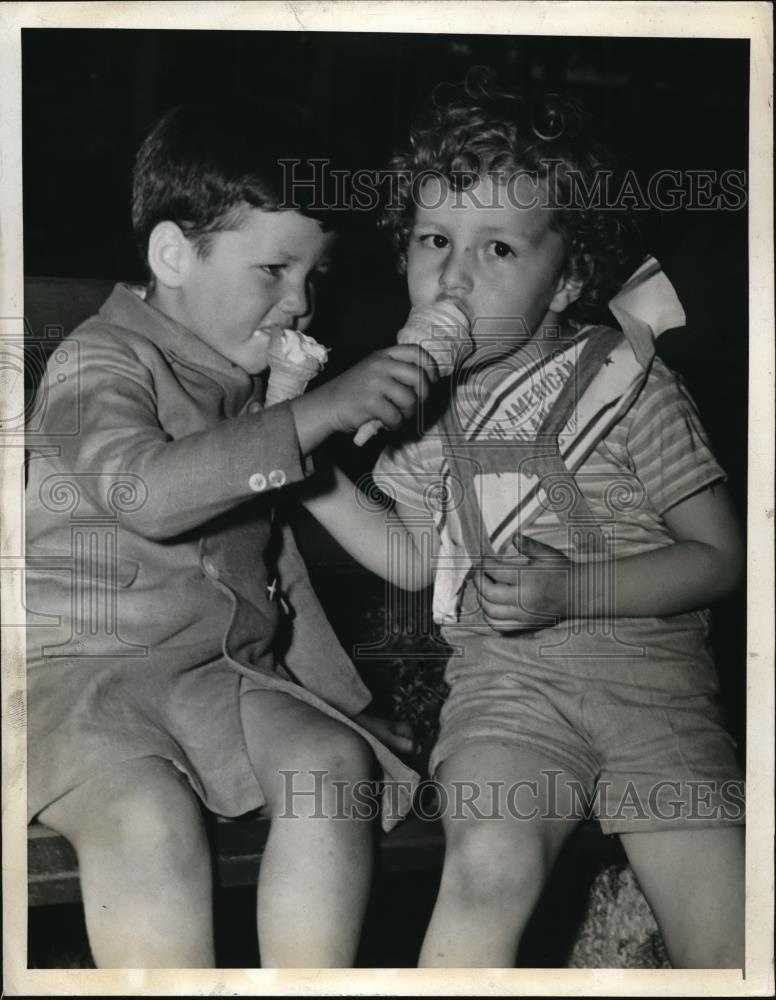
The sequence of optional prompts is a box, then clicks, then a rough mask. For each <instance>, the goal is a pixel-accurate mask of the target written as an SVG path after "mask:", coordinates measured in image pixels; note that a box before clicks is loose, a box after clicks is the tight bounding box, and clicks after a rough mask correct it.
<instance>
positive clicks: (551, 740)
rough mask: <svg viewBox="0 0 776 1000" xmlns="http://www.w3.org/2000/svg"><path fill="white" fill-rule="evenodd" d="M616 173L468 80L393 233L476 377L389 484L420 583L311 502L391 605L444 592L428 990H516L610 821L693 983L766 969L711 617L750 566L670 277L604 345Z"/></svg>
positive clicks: (403, 451) (546, 113)
mask: <svg viewBox="0 0 776 1000" xmlns="http://www.w3.org/2000/svg"><path fill="white" fill-rule="evenodd" d="M605 162H606V161H605V159H604V158H603V154H602V151H601V150H600V149H599V148H598V147H597V146H596V144H595V143H594V142H593V141H592V140H591V139H590V137H589V135H588V132H587V126H586V124H585V121H584V119H583V118H582V117H581V116H580V115H579V114H578V112H577V111H576V109H575V107H574V106H573V105H572V104H570V103H568V102H564V101H562V100H559V99H557V98H556V99H548V100H545V101H544V102H538V103H536V104H531V103H529V102H528V101H524V100H523V99H522V98H520V97H518V96H516V95H512V94H506V93H498V92H497V91H496V90H495V89H494V88H493V86H492V85H491V84H490V82H489V81H488V80H487V79H483V78H482V77H478V76H476V75H471V76H470V77H468V78H467V80H466V83H465V85H464V90H463V93H460V94H458V95H455V96H454V97H453V98H452V99H451V100H450V101H449V102H447V103H443V102H440V103H438V104H436V105H435V106H434V108H433V109H432V111H431V112H430V113H429V116H428V117H427V118H426V119H425V120H424V121H423V122H422V123H421V124H420V125H419V126H418V127H417V128H416V129H414V130H413V133H412V136H411V150H410V151H409V152H408V153H406V154H404V155H400V156H398V157H397V158H396V159H395V160H394V162H393V166H394V167H395V169H396V171H397V174H398V176H400V177H401V178H402V188H401V195H400V197H399V199H398V201H397V202H396V203H394V204H393V205H392V206H391V208H390V210H389V216H388V225H389V227H390V228H391V230H392V232H393V234H394V237H395V240H396V244H397V247H398V249H399V252H400V258H401V260H402V263H403V264H404V266H405V267H406V272H407V280H408V287H409V296H410V301H411V303H412V306H413V311H414V310H416V309H421V308H428V307H434V306H435V305H436V306H437V307H438V308H441V306H442V305H445V307H446V308H447V309H449V306H450V304H451V303H453V304H454V305H455V306H456V308H457V309H458V310H459V315H462V316H463V317H464V318H463V319H462V320H461V321H460V322H459V324H458V325H459V326H466V325H467V323H468V325H470V327H471V338H472V341H473V353H472V352H471V351H469V356H468V357H467V356H464V358H463V361H462V362H460V361H459V363H458V365H457V368H456V371H455V377H454V378H453V380H452V382H451V383H450V384H449V393H448V395H447V396H446V397H445V398H444V399H443V400H440V401H439V405H440V407H442V408H443V409H444V411H445V412H444V414H443V416H442V417H441V419H439V420H437V421H436V422H435V423H431V424H430V425H427V426H425V427H422V428H421V429H420V431H421V432H420V434H419V435H417V434H416V435H415V436H414V437H413V436H409V435H404V436H403V437H401V438H399V439H398V440H397V441H395V442H392V443H391V444H389V446H388V447H387V448H386V450H385V452H384V453H383V455H382V456H381V458H380V460H379V461H378V464H377V467H376V469H375V481H376V482H377V483H378V485H380V486H382V487H383V488H384V489H385V490H386V491H387V492H389V493H390V494H392V495H393V497H394V498H395V499H396V504H395V510H394V511H393V512H392V514H391V516H390V518H389V522H390V528H391V531H392V532H393V534H394V536H395V535H397V534H398V535H401V531H402V529H403V530H404V531H405V534H406V539H405V541H407V540H408V545H409V549H408V557H407V559H406V560H404V561H400V560H397V559H393V560H392V561H391V562H387V561H386V559H385V557H384V548H383V550H382V552H383V555H382V556H381V550H380V548H379V540H380V538H381V537H384V534H385V525H384V524H382V523H380V524H377V523H376V522H377V520H378V519H376V518H372V519H371V520H372V521H373V522H375V523H373V524H372V527H371V529H370V527H369V524H370V518H369V516H368V515H367V513H366V512H365V511H363V510H361V509H360V507H359V505H358V504H354V503H353V504H351V506H352V509H351V510H346V507H345V504H344V500H340V502H339V504H338V505H336V506H335V505H334V503H333V501H332V497H333V495H329V496H326V495H323V496H312V497H310V498H309V499H308V500H307V504H308V506H309V508H310V509H311V510H312V511H313V513H315V514H316V515H317V516H319V517H320V519H321V520H322V521H324V523H326V524H328V525H329V526H330V527H331V529H332V530H335V531H336V519H337V516H340V517H347V520H348V531H347V532H345V531H344V530H342V528H340V530H339V532H338V534H337V537H339V538H340V540H341V541H343V543H347V542H348V541H349V542H350V547H351V551H353V552H354V553H357V552H360V557H361V558H362V559H363V560H364V561H367V560H368V565H370V566H371V568H373V569H374V570H375V571H377V572H382V573H383V574H384V575H386V576H387V577H388V578H389V579H391V580H393V582H395V583H397V584H399V585H402V586H405V587H418V586H422V585H424V584H426V583H428V582H430V580H431V578H432V575H433V574H432V569H433V568H436V577H435V618H436V620H437V621H438V622H440V623H442V624H443V625H444V626H445V627H444V628H443V635H444V636H445V637H446V638H447V640H448V641H449V643H450V644H451V645H452V646H453V648H454V655H453V656H452V657H451V659H450V662H449V664H448V667H447V671H446V675H445V679H446V681H447V683H448V684H449V685H450V689H451V690H450V694H449V697H448V699H447V701H446V703H445V705H444V706H443V709H442V714H441V720H440V735H439V739H438V742H437V745H436V747H435V749H434V751H433V753H432V757H431V761H430V768H431V772H432V774H433V775H435V776H436V778H437V779H438V781H439V782H440V784H441V786H442V790H443V792H444V794H443V795H442V801H443V802H445V803H447V804H448V808H447V809H446V810H445V812H444V814H443V824H444V826H445V831H446V838H447V853H446V858H445V868H444V873H443V877H442V883H441V887H440V892H439V897H438V900H437V904H436V907H435V910H434V914H433V917H432V920H431V923H430V926H429V929H428V933H427V935H426V939H425V942H424V945H423V949H422V952H421V964H422V965H430V966H445V965H449V966H492V967H497V966H500V967H503V966H511V965H513V963H514V961H515V956H516V954H517V948H518V945H519V941H520V937H521V934H522V931H523V928H524V927H525V924H526V922H527V920H528V918H529V917H530V914H531V912H532V910H533V907H534V904H535V903H536V900H537V899H538V897H539V894H540V892H541V889H542V887H543V885H544V882H545V880H546V878H547V875H548V873H549V871H550V869H551V867H552V864H553V862H554V860H555V858H556V857H557V854H558V852H559V850H560V848H561V846H562V844H563V843H564V842H565V840H566V839H567V837H568V836H569V834H570V833H571V831H572V830H573V829H574V827H575V825H576V824H577V823H578V822H579V820H580V819H581V818H583V816H585V815H586V814H588V812H589V811H590V810H589V805H590V803H593V804H594V806H595V811H596V813H597V815H598V817H599V819H600V822H601V826H602V829H603V830H604V832H607V833H617V834H619V835H620V837H621V838H622V842H623V845H624V846H625V849H626V852H627V854H628V858H629V860H630V863H631V864H632V866H633V869H634V871H635V873H636V875H637V877H638V879H639V881H640V883H641V885H642V888H643V890H644V893H645V895H646V897H647V899H648V901H649V902H650V904H651V905H652V908H653V910H654V912H655V914H656V917H657V920H658V923H659V925H660V928H661V931H662V933H663V936H664V939H665V941H666V945H667V948H668V952H669V956H670V958H671V961H672V963H673V964H674V965H676V966H685V967H710V966H721V967H730V968H740V967H741V966H742V964H743V928H744V921H743V914H744V896H743V888H744V870H743V830H742V827H741V825H740V824H741V822H742V819H743V811H742V809H741V782H740V773H739V770H738V766H737V762H736V757H735V747H734V744H733V741H732V740H731V738H730V737H729V735H728V734H727V733H726V732H725V730H724V728H723V726H722V724H721V717H720V709H719V706H718V704H717V701H716V694H717V681H716V676H715V672H714V666H713V663H712V661H711V657H710V652H709V648H708V643H707V633H708V617H707V613H706V612H705V611H704V610H703V609H705V607H706V606H707V605H708V604H709V603H711V602H712V601H716V600H718V599H719V598H720V597H722V596H723V595H725V594H727V593H728V592H729V591H730V589H731V588H732V587H734V586H735V584H736V583H737V581H738V579H739V576H740V572H741V566H742V547H741V543H740V538H739V533H738V529H737V526H736V522H735V517H734V514H733V511H732V507H731V504H730V501H729V499H728V498H727V494H726V491H725V488H724V486H723V484H722V480H723V477H724V474H723V473H722V471H721V470H720V468H719V466H718V465H717V463H716V461H715V460H714V458H713V456H712V455H711V452H710V451H709V449H708V446H707V443H706V438H705V434H704V432H703V429H702V427H701V425H700V422H699V420H698V416H697V413H696V411H695V409H694V407H693V404H692V402H691V401H690V400H689V399H688V397H687V396H686V393H685V392H684V391H683V389H682V388H681V386H680V384H679V383H678V381H677V380H676V378H675V377H674V376H673V375H672V374H671V373H670V372H669V371H668V369H666V368H665V366H664V365H663V364H662V363H661V362H660V361H659V360H657V359H655V358H654V346H653V339H654V338H653V334H655V333H659V332H661V331H662V330H663V329H666V328H670V327H671V326H672V325H674V326H677V325H680V324H681V322H682V321H683V314H682V312H681V308H680V307H679V305H678V302H677V301H676V299H675V295H674V293H673V289H671V287H670V285H669V284H668V282H667V281H666V279H665V277H664V276H662V274H661V273H660V272H659V268H657V267H656V265H655V264H654V263H653V264H650V263H649V262H648V263H647V265H646V266H645V267H644V268H643V269H640V271H639V272H638V274H637V275H636V276H635V278H634V280H633V282H632V283H629V284H628V286H627V288H626V290H624V292H623V299H622V300H621V302H620V304H619V305H618V304H617V299H614V300H612V310H613V311H615V315H616V316H617V318H618V320H619V321H620V322H621V323H622V327H623V332H619V331H616V330H613V329H611V328H609V327H608V326H596V325H594V324H595V322H596V321H599V322H600V320H601V319H604V320H605V318H606V316H607V313H606V303H607V302H609V300H610V299H612V296H613V294H614V293H615V292H616V291H617V289H618V288H619V287H620V285H621V283H622V280H623V278H624V277H625V276H626V275H627V274H628V271H629V269H630V268H629V267H628V263H627V254H626V252H625V251H626V246H625V239H624V237H625V233H626V231H625V229H624V226H623V223H622V221H621V220H620V218H619V214H618V213H617V212H613V211H611V210H609V209H607V207H606V206H603V207H602V208H600V209H598V208H597V207H596V206H595V205H593V206H592V207H591V206H590V205H589V204H588V205H582V204H581V201H580V191H587V192H589V191H591V190H594V189H595V183H596V180H597V172H598V171H600V170H603V169H604V167H605ZM598 179H600V178H598ZM575 190H576V192H577V194H576V196H575V194H574V191H575ZM626 291H627V295H626ZM626 305H627V307H628V308H626ZM629 309H632V310H633V312H630V311H629ZM591 320H592V321H593V323H592V324H591V322H590V321H591ZM412 325H413V323H412V319H411V320H410V322H409V323H408V327H407V328H405V331H403V332H402V333H400V334H399V340H400V341H401V340H402V339H404V337H405V336H406V332H407V330H408V329H409V328H410V327H411V326H412ZM438 325H439V326H440V327H447V328H448V332H449V333H450V334H451V335H452V334H453V333H454V331H453V330H452V329H451V326H454V325H455V324H452V325H451V323H450V320H449V319H448V320H447V322H445V321H444V320H443V319H442V318H440V320H439V323H438ZM459 332H460V331H459ZM432 343H433V342H432V339H431V337H429V340H428V347H429V350H431V349H432ZM441 385H442V384H441V383H440V387H441ZM339 483H340V485H339V492H340V494H341V496H343V497H344V494H345V492H346V484H345V483H344V480H342V479H340V481H339ZM429 512H430V513H431V514H432V515H433V527H431V528H429V525H428V514H429ZM424 513H425V514H426V523H425V524H424V523H423V514H424ZM357 516H358V517H360V521H359V522H356V521H355V518H356V517H357ZM370 530H371V536H370V535H369V534H368V533H369V532H370ZM429 534H430V538H429ZM367 539H368V540H367ZM413 539H414V541H413ZM358 540H361V542H362V543H363V544H362V546H357V545H356V542H357V541H358ZM429 549H431V551H432V552H434V553H435V554H436V555H435V558H436V565H435V564H434V560H432V561H431V563H430V562H429V560H428V559H427V558H426V559H425V560H424V559H423V558H422V553H424V552H428V551H429ZM399 550H400V549H399V547H398V546H397V543H396V540H395V538H394V539H393V547H392V549H391V551H392V552H397V551H399ZM701 788H703V793H702V794H703V798H704V802H703V805H702V806H701V805H700V803H699V802H698V800H697V792H698V791H699V789H701ZM463 796H466V801H465V802H464V798H463ZM494 817H495V818H494ZM487 819H490V822H486V820H487Z"/></svg>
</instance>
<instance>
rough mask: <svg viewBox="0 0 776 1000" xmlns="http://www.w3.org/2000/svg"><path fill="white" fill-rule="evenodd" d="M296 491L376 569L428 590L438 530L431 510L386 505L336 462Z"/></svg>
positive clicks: (346, 546) (340, 538) (405, 586)
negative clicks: (425, 512)
mask: <svg viewBox="0 0 776 1000" xmlns="http://www.w3.org/2000/svg"><path fill="white" fill-rule="evenodd" d="M318 471H319V472H321V469H320V467H319V468H318ZM296 494H297V496H298V498H299V500H300V502H301V503H302V504H303V505H304V506H305V507H306V508H307V510H308V511H309V512H310V513H311V514H312V515H313V517H315V518H316V520H318V521H319V522H320V523H321V524H322V525H323V526H324V528H326V530H327V531H328V532H329V534H330V535H331V536H332V537H333V538H334V539H335V540H336V541H337V542H339V544H340V545H341V546H342V547H343V548H344V549H345V551H346V552H348V553H349V554H350V555H351V556H353V558H354V559H355V560H356V561H357V562H359V563H361V565H362V566H364V567H365V568H366V569H368V570H370V571H371V572H372V573H375V574H376V575H377V576H381V577H383V579H385V580H388V581H389V582H390V583H392V584H394V585H395V586H397V587H401V588H402V589H404V590H422V589H423V588H424V587H427V586H428V585H429V584H430V583H431V582H432V579H433V572H432V560H433V556H434V552H435V546H436V544H437V541H436V539H437V532H436V528H435V526H434V523H433V520H432V518H431V516H430V515H427V516H425V517H423V516H419V515H418V512H417V511H414V510H412V509H411V508H409V507H406V506H405V505H404V504H401V503H396V504H395V505H394V507H393V509H392V510H387V509H383V508H382V507H381V506H380V505H379V504H375V502H374V498H371V499H370V498H369V497H367V496H366V495H365V494H364V493H362V492H361V490H360V489H359V488H358V486H356V484H355V483H354V482H352V481H351V480H350V479H349V478H348V477H347V476H346V475H345V473H344V472H342V471H341V470H340V469H338V468H336V467H335V466H330V467H329V468H328V469H326V470H325V471H323V475H320V476H317V477H316V479H315V480H310V481H308V482H306V483H304V484H300V486H299V487H297V489H296Z"/></svg>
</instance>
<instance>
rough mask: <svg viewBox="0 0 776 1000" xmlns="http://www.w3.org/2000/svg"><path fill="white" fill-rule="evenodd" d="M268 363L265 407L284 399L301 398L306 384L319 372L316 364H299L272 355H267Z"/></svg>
mask: <svg viewBox="0 0 776 1000" xmlns="http://www.w3.org/2000/svg"><path fill="white" fill-rule="evenodd" d="M269 361H270V370H269V381H268V383H267V396H266V399H265V400H264V405H265V406H274V405H275V403H282V402H283V401H284V400H286V399H294V398H296V396H301V395H302V393H303V392H304V391H305V389H306V388H307V383H308V382H309V381H310V380H311V379H313V378H315V376H316V375H317V374H318V372H319V371H320V370H321V367H320V365H318V364H317V363H312V364H299V363H298V362H294V361H289V360H288V358H286V357H278V356H276V355H274V354H272V353H270V355H269Z"/></svg>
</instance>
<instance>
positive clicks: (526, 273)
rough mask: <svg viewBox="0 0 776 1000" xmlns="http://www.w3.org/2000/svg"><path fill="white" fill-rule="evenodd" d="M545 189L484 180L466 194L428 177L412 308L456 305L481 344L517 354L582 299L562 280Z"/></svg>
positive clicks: (416, 235) (415, 245)
mask: <svg viewBox="0 0 776 1000" xmlns="http://www.w3.org/2000/svg"><path fill="white" fill-rule="evenodd" d="M544 194H545V188H544V185H541V184H540V185H537V184H535V183H534V182H533V181H532V180H531V179H530V178H529V177H527V176H525V175H520V176H519V177H516V178H515V179H513V180H512V181H511V182H510V183H509V184H498V183H494V182H493V181H492V180H491V178H490V177H488V176H484V177H481V178H479V180H478V181H477V182H476V184H475V185H474V186H473V187H472V188H470V189H469V190H467V191H460V190H459V191H455V190H453V189H452V188H451V187H450V186H449V184H447V182H445V181H444V180H442V179H438V178H436V177H432V178H429V179H428V180H426V181H425V182H424V183H423V184H422V185H421V186H420V188H419V192H418V199H417V205H416V211H415V223H414V225H413V227H412V229H411V231H410V238H409V247H408V255H407V280H408V286H409V295H410V301H411V303H412V305H413V306H416V305H432V304H433V303H435V302H438V301H440V300H443V299H452V300H454V301H455V302H456V303H458V304H459V305H460V306H461V308H462V309H463V310H464V312H466V313H467V315H468V316H469V320H470V321H471V323H472V335H473V339H474V341H475V343H476V344H478V345H479V344H481V343H482V342H483V341H484V340H487V339H491V340H492V339H498V341H499V343H503V344H504V345H505V346H509V347H515V346H519V345H520V344H521V343H524V342H525V341H526V340H528V339H530V338H531V337H532V336H533V335H534V333H536V331H537V330H538V329H539V328H540V327H541V326H543V325H545V324H546V325H551V326H558V325H559V324H560V315H561V314H562V313H563V311H564V310H565V309H566V308H567V306H569V305H570V304H571V303H572V302H573V301H574V300H575V299H576V298H577V297H578V295H579V292H580V288H579V286H578V285H577V283H575V282H573V281H571V280H570V279H567V278H566V276H565V274H564V265H565V256H566V255H565V247H564V243H563V238H562V237H561V235H560V234H559V233H557V232H556V231H555V230H553V229H551V228H550V222H551V219H552V215H551V213H552V209H551V208H549V207H547V205H546V204H545V202H546V199H545V197H544Z"/></svg>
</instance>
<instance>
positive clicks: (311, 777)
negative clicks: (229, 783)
mask: <svg viewBox="0 0 776 1000" xmlns="http://www.w3.org/2000/svg"><path fill="white" fill-rule="evenodd" d="M290 757H291V761H289V764H288V766H287V767H286V768H284V769H283V773H282V776H281V777H282V780H281V782H280V785H279V787H278V793H277V794H272V795H269V796H268V798H269V800H270V803H269V804H270V807H271V809H272V810H273V812H275V813H280V814H281V815H289V814H293V815H316V816H320V817H323V816H333V815H336V816H338V817H340V818H347V817H350V816H356V815H361V813H362V812H363V810H364V808H365V806H364V800H366V799H371V779H372V777H373V768H374V758H373V756H372V751H371V748H370V747H369V744H368V743H367V742H366V741H365V740H363V739H362V738H361V737H360V736H359V735H358V733H356V732H353V731H352V730H350V729H348V728H347V727H346V726H343V725H340V724H339V723H336V722H329V720H326V722H325V723H323V724H321V725H320V726H313V727H312V728H311V729H309V730H308V731H307V732H306V733H305V734H304V736H302V737H301V738H300V740H299V742H298V743H297V744H296V745H295V747H294V753H293V754H291V755H290Z"/></svg>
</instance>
